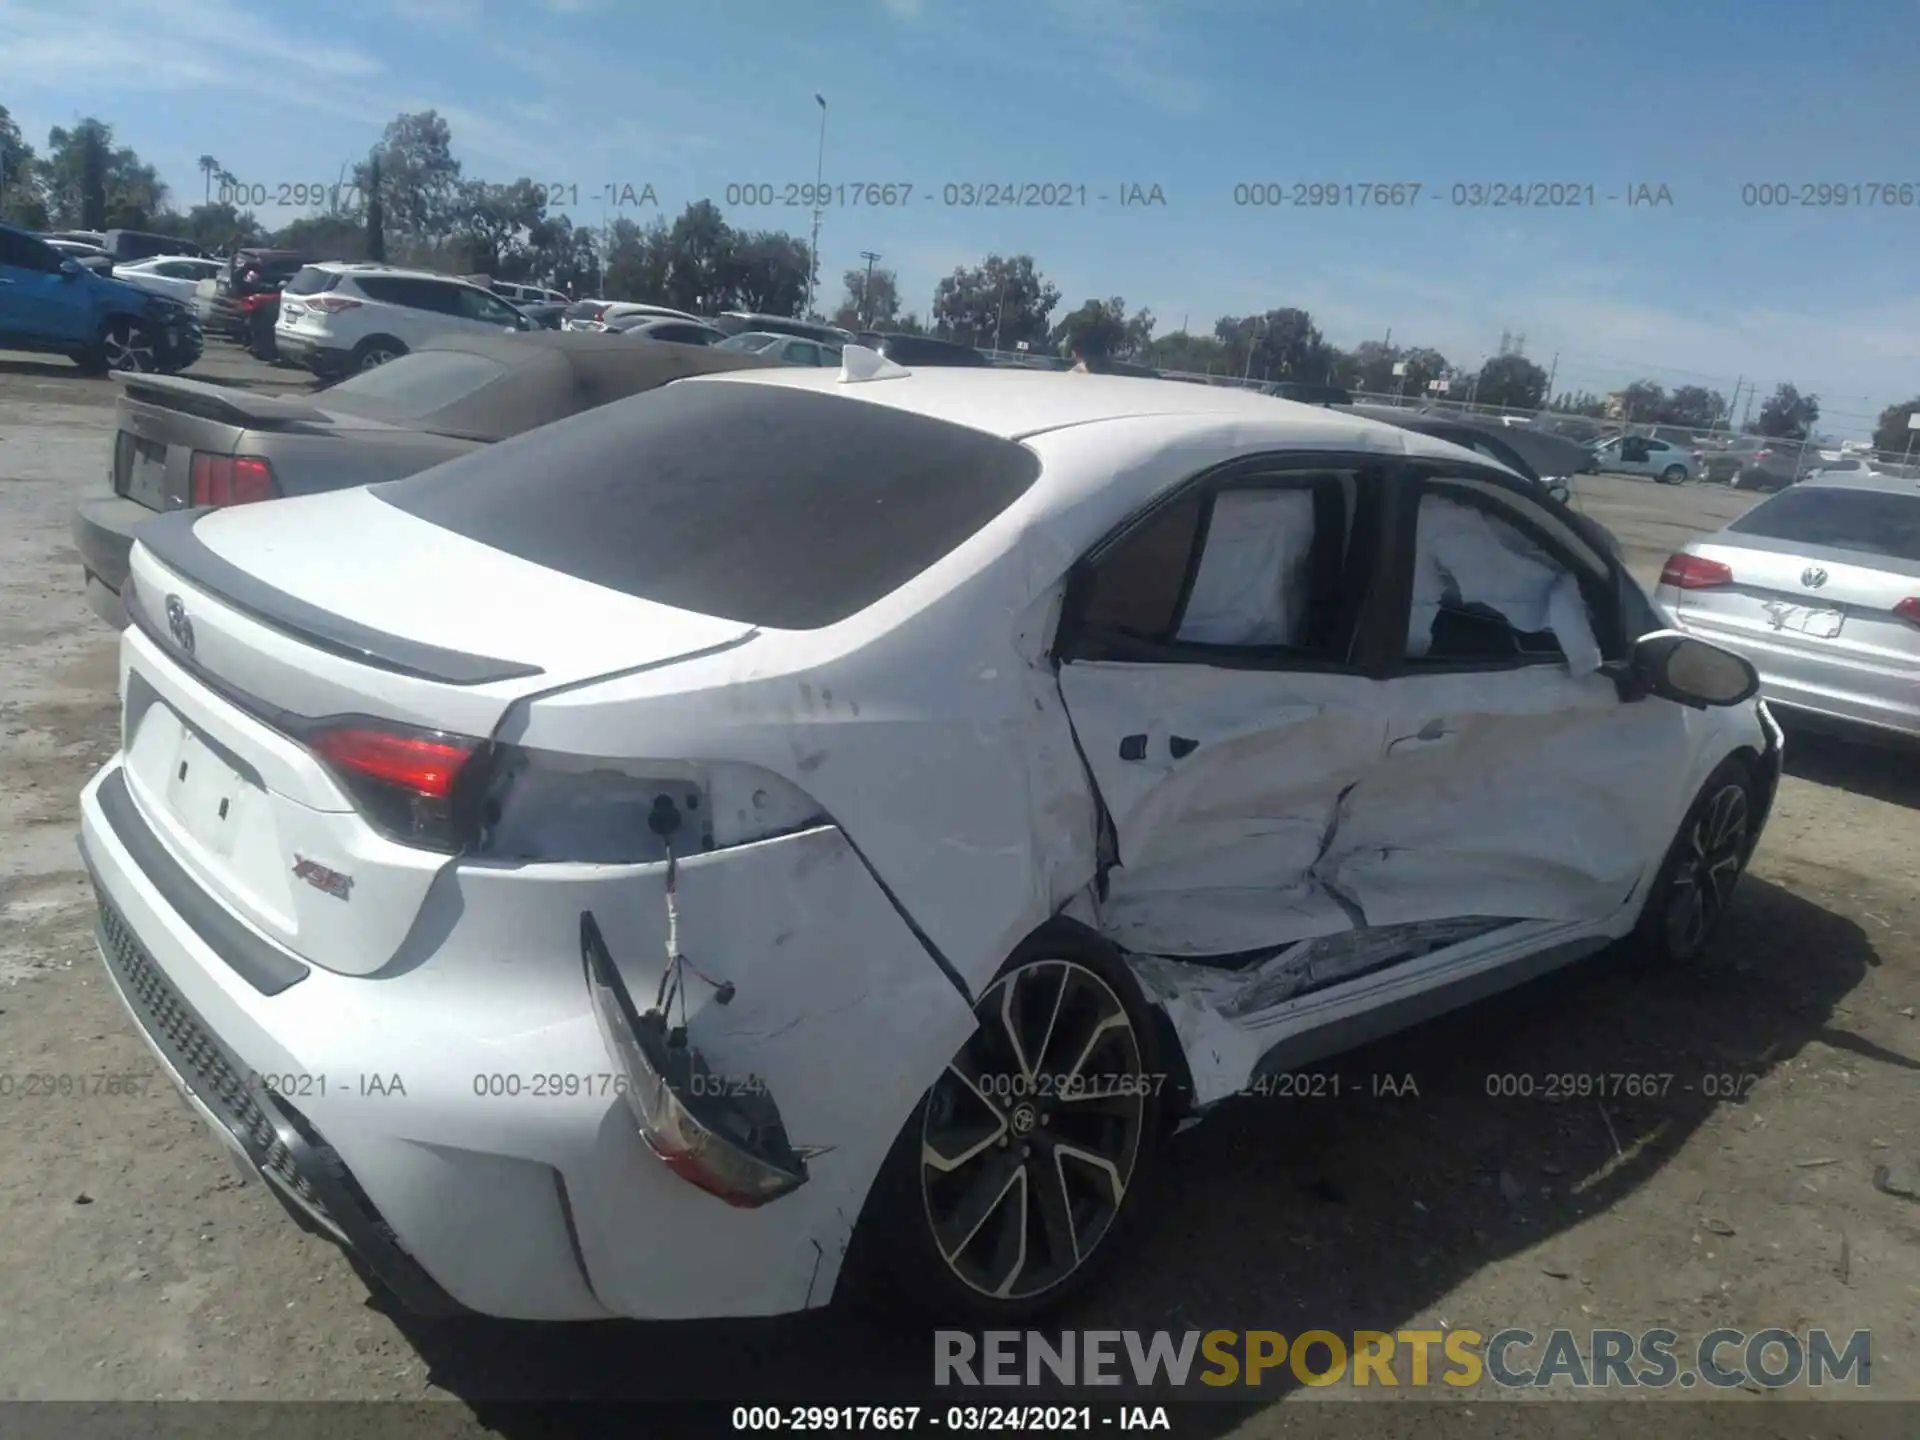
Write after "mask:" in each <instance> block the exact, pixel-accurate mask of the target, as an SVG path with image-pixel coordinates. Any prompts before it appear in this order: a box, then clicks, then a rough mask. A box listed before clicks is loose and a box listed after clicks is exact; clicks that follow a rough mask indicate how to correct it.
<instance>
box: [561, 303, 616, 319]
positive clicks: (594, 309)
mask: <svg viewBox="0 0 1920 1440" xmlns="http://www.w3.org/2000/svg"><path fill="white" fill-rule="evenodd" d="M606 308H607V304H606V302H605V301H604V300H579V301H576V302H575V303H573V304H572V305H569V306H568V307H567V308H566V311H565V312H564V314H563V315H562V318H563V319H567V320H598V319H599V318H600V313H601V312H602V311H603V310H605V309H606Z"/></svg>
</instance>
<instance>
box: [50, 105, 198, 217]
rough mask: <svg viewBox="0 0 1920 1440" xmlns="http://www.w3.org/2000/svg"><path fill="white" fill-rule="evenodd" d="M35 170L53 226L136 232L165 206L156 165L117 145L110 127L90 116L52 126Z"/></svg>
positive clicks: (165, 194) (165, 191)
mask: <svg viewBox="0 0 1920 1440" xmlns="http://www.w3.org/2000/svg"><path fill="white" fill-rule="evenodd" d="M35 169H36V173H37V174H38V176H39V179H40V189H41V193H42V194H43V196H44V197H45V200H46V205H47V212H48V215H49V217H50V218H51V220H52V222H53V223H54V224H56V225H62V226H77V227H82V228H85V229H88V230H111V229H114V228H116V227H124V228H127V229H134V230H139V229H144V228H146V226H147V223H148V221H149V220H151V219H152V218H153V217H154V216H156V215H158V214H159V213H160V212H161V211H162V210H163V209H164V208H165V206H166V200H167V187H166V186H165V185H163V184H162V183H161V182H160V177H159V176H158V175H157V174H156V173H155V172H154V168H153V167H152V166H151V165H148V164H146V163H144V162H143V161H142V160H141V159H140V157H139V156H138V155H136V154H135V153H134V152H133V151H132V150H129V149H126V148H124V147H123V148H118V149H116V148H115V146H114V143H113V127H112V126H110V125H107V124H106V123H104V122H103V121H101V120H98V119H96V118H94V117H93V116H91V115H89V116H87V117H86V118H85V119H83V120H81V121H80V122H79V123H78V124H76V125H75V126H74V127H73V128H72V129H71V130H68V129H64V128H62V127H60V126H58V125H56V126H54V128H53V129H52V130H50V131H49V132H48V133H47V153H46V155H45V156H44V157H43V158H41V159H40V160H39V161H38V162H37V163H36V166H35Z"/></svg>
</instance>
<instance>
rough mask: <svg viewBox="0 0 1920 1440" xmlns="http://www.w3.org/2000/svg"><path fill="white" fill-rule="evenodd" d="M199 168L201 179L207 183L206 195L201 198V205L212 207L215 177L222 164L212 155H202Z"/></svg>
mask: <svg viewBox="0 0 1920 1440" xmlns="http://www.w3.org/2000/svg"><path fill="white" fill-rule="evenodd" d="M199 166H200V174H201V177H202V178H203V179H204V180H205V181H206V193H205V194H204V195H202V196H201V199H200V203H201V204H203V205H211V204H212V203H213V177H214V176H215V174H217V173H218V172H219V170H220V162H219V161H218V160H216V159H214V158H213V156H211V155H202V156H201V157H200V160H199Z"/></svg>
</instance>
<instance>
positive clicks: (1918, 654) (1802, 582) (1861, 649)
mask: <svg viewBox="0 0 1920 1440" xmlns="http://www.w3.org/2000/svg"><path fill="white" fill-rule="evenodd" d="M1736 542H1737V543H1736ZM1690 550H1691V553H1692V554H1695V555H1698V556H1699V557H1700V558H1701V559H1703V560H1714V561H1718V562H1719V563H1720V564H1722V565H1725V566H1726V567H1727V568H1728V569H1730V570H1732V572H1733V582H1732V583H1731V584H1727V585H1717V586H1713V587H1711V588H1707V589H1700V590H1669V591H1668V593H1669V595H1671V596H1672V599H1671V600H1670V606H1671V608H1672V609H1673V610H1674V612H1675V614H1676V615H1677V616H1678V617H1679V618H1680V620H1681V621H1682V622H1683V623H1684V624H1686V625H1687V626H1689V627H1697V628H1700V629H1703V630H1712V631H1717V632H1719V633H1721V634H1722V635H1724V636H1726V637H1727V639H1728V640H1729V641H1731V642H1733V643H1735V644H1736V645H1737V643H1738V641H1739V640H1740V639H1742V638H1750V639H1754V640H1760V641H1764V642H1765V643H1766V644H1768V645H1770V646H1773V647H1775V648H1776V649H1779V650H1782V651H1785V652H1787V653H1789V654H1802V655H1823V656H1828V657H1833V658H1838V657H1840V656H1850V657H1852V658H1855V659H1859V660H1864V661H1868V662H1870V663H1873V664H1877V665H1884V666H1888V667H1891V668H1894V669H1898V670H1920V629H1916V628H1915V627H1914V626H1912V625H1910V624H1908V623H1907V622H1906V621H1905V620H1903V619H1901V618H1900V617H1899V616H1898V615H1896V614H1894V613H1893V607H1894V606H1895V605H1897V604H1899V603H1900V602H1901V601H1902V600H1905V599H1907V598H1909V597H1910V596H1915V595H1920V563H1916V562H1914V561H1910V560H1900V559H1897V558H1895V557H1892V556H1884V555H1863V554H1861V553H1860V552H1859V551H1857V550H1842V549H1838V548H1836V547H1832V546H1819V545H1809V544H1807V543H1806V542H1805V541H1802V540H1783V539H1774V538H1771V537H1769V536H1764V535H1739V536H1734V535H1728V536H1726V537H1724V539H1723V540H1715V541H1709V542H1704V543H1701V544H1697V545H1694V546H1692V547H1690ZM1816 577H1817V578H1818V583H1817V584H1816V583H1809V582H1810V581H1813V580H1814V579H1815V578H1816Z"/></svg>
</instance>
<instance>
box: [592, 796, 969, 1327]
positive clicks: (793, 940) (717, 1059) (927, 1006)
mask: <svg viewBox="0 0 1920 1440" xmlns="http://www.w3.org/2000/svg"><path fill="white" fill-rule="evenodd" d="M649 870H650V871H651V872H652V873H649V874H645V875H636V876H635V877H633V878H634V883H633V884H632V886H631V887H630V893H629V894H628V896H627V897H626V901H625V904H626V906H627V907H629V908H628V912H627V913H626V914H625V915H624V916H623V917H622V924H621V926H620V932H621V934H622V935H623V936H624V937H626V938H625V939H624V940H623V942H622V943H621V945H620V946H619V949H618V953H616V954H615V955H614V961H615V963H616V964H617V965H618V966H619V968H620V971H621V975H622V978H623V979H624V980H625V981H626V983H627V987H628V989H629V991H630V993H631V994H632V995H633V997H634V1000H635V1003H636V1004H638V1005H639V1006H641V1007H642V1008H643V1009H644V1008H645V1007H646V1006H647V1005H649V1004H651V1003H652V1001H653V998H654V996H655V993H656V989H657V987H658V985H659V978H660V975H661V972H662V970H663V968H664V964H665V955H666V950H665V946H666V907H665V890H664V887H665V878H666V877H665V873H664V872H665V867H664V866H654V867H649ZM677 887H678V905H679V912H680V923H679V940H680V950H681V952H682V953H683V954H685V955H686V957H687V961H688V964H689V965H690V966H691V967H693V968H695V969H697V970H699V971H701V972H704V974H705V975H706V976H707V977H710V979H711V980H713V981H715V982H731V983H732V984H733V985H734V986H735V987H736V990H735V994H734V998H733V999H732V1001H731V1002H730V1003H728V1004H725V1005H722V1004H719V1003H717V1001H716V1000H715V998H714V990H713V989H712V988H711V987H710V986H709V985H708V984H707V983H706V982H705V981H703V980H702V979H700V978H699V977H698V976H695V975H693V974H688V975H687V976H686V984H687V1014H688V1021H687V1026H688V1038H689V1041H690V1042H691V1043H692V1044H693V1045H694V1046H695V1047H697V1048H698V1049H699V1050H700V1052H701V1053H702V1054H703V1055H704V1057H705V1058H706V1060H707V1062H708V1064H709V1065H710V1066H711V1067H712V1070H713V1072H714V1074H715V1076H716V1077H719V1078H720V1079H721V1082H722V1083H724V1084H726V1085H728V1086H731V1087H735V1088H754V1089H760V1088H764V1091H765V1093H766V1094H768V1095H769V1096H771V1098H772V1100H773V1102H774V1104H775V1105H776V1106H777V1107H778V1109H779V1112H780V1116H781V1120H782V1122H783V1124H784V1126H785V1128H786V1131H787V1135H788V1137H789V1138H790V1139H791V1140H792V1142H793V1144H794V1145H795V1146H796V1147H797V1148H799V1149H801V1150H802V1152H803V1153H804V1152H806V1151H808V1150H812V1149H816V1148H817V1149H818V1150H819V1151H820V1152H821V1153H818V1154H815V1155H813V1157H812V1158H811V1159H809V1161H808V1168H809V1171H810V1178H809V1179H808V1181H807V1183H806V1184H804V1185H802V1186H801V1187H800V1188H799V1189H798V1190H796V1191H794V1192H793V1193H792V1194H790V1195H787V1196H785V1197H783V1198H781V1199H779V1200H776V1201H774V1202H772V1203H771V1204H769V1205H766V1206H764V1207H762V1208H760V1209H757V1210H738V1209H733V1208H731V1207H729V1206H727V1205H726V1204H724V1203H723V1202H721V1201H720V1200H717V1199H715V1198H713V1197H712V1196H709V1195H705V1194H703V1193H701V1192H700V1191H698V1190H696V1189H694V1187H692V1186H691V1185H687V1184H685V1183H684V1182H682V1181H679V1180H678V1179H673V1178H670V1177H669V1178H668V1180H667V1181H666V1184H667V1187H668V1191H667V1193H668V1194H670V1195H671V1196H672V1197H673V1199H672V1203H671V1205H670V1207H669V1211H668V1213H665V1214H663V1213H661V1188H662V1187H661V1177H662V1176H663V1175H665V1173H666V1172H665V1171H664V1167H662V1166H661V1164H660V1162H659V1161H658V1160H657V1159H656V1158H655V1157H654V1156H653V1155H652V1154H651V1153H650V1152H649V1151H647V1149H646V1147H645V1144H644V1142H643V1141H642V1140H641V1139H640V1136H639V1134H638V1131H637V1129H636V1128H635V1127H634V1125H633V1123H632V1121H631V1118H630V1117H629V1115H628V1113H627V1110H626V1107H625V1105H624V1104H616V1105H615V1106H614V1107H613V1108H612V1111H611V1114H610V1120H609V1124H608V1125H607V1126H606V1127H604V1128H603V1135H602V1144H601V1152H600V1153H601V1167H600V1169H599V1173H598V1183H597V1185H596V1187H595V1188H594V1191H593V1193H592V1194H591V1195H587V1196H583V1195H578V1194H576V1195H575V1196H574V1201H575V1205H576V1208H577V1210H579V1211H581V1212H583V1213H582V1216H581V1225H582V1232H583V1236H582V1238H583V1248H584V1249H585V1251H586V1255H587V1262H588V1266H589V1269H590V1271H591V1273H592V1275H593V1282H594V1288H595V1290H596V1292H597V1293H598V1294H599V1295H600V1296H601V1297H602V1299H603V1301H604V1302H605V1303H607V1304H608V1305H609V1306H610V1307H612V1308H613V1309H614V1310H616V1311H619V1312H621V1313H629V1314H641V1315H644V1314H658V1313H660V1301H661V1297H662V1296H663V1295H672V1294H677V1293H686V1294H688V1295H690V1296H698V1297H699V1305H700V1308H701V1311H702V1313H707V1314H712V1313H739V1314H779V1313H783V1312H786V1311H791V1310H798V1309H802V1308H805V1307H806V1306H808V1305H819V1304H824V1303H825V1302H826V1301H827V1300H828V1299H829V1298H830V1297H831V1295H832V1293H833V1287H834V1284H835V1281H836V1279H837V1276H838V1273H839V1268H840V1262H841V1259H842V1257H843V1254H844V1251H845V1248H846V1245H847V1243H848V1240H849V1239H850V1238H851V1236H852V1233H853V1227H854V1224H855V1222H856V1221H857V1220H858V1219H859V1215H860V1208H861V1206H862V1205H863V1204H864V1203H865V1201H866V1197H867V1191H868V1190H869V1188H870V1187H871V1185H872V1183H873V1179H874V1176H875V1175H876V1174H877V1173H878V1170H879V1167H880V1163H881V1161H882V1160H883V1159H884V1158H885V1156H886V1153H887V1150H888V1148H889V1147H890V1146H891V1145H892V1143H893V1140H894V1137H895V1136H896V1135H897V1134H898V1133H899V1130H900V1126H901V1123H902V1121H903V1120H904V1119H905V1116H906V1108H907V1107H910V1106H911V1105H912V1104H913V1103H914V1102H915V1101H917V1100H918V1099H919V1097H920V1095H921V1094H922V1093H923V1092H924V1091H925V1090H926V1088H927V1087H928V1086H929V1085H930V1084H931V1083H932V1082H933V1080H934V1078H935V1077H936V1076H937V1075H938V1074H939V1072H940V1070H941V1069H942V1068H943V1067H944V1066H945V1064H946V1062H947V1060H948V1058H949V1057H950V1056H952V1055H953V1054H954V1052H955V1051H957V1050H958V1049H959V1047H960V1045H961V1043H962V1042H963V1041H964V1040H965V1039H966V1037H967V1036H968V1035H969V1034H970V1033H971V1032H972V1030H973V1027H974V1019H973V1011H972V1008H971V1007H970V1006H969V1005H968V1004H967V1003H966V1001H965V1000H963V999H962V998H961V996H960V995H959V993H958V992H957V991H956V990H955V989H954V987H953V985H952V984H951V983H950V982H949V981H948V980H947V978H946V977H945V976H944V975H943V974H942V973H941V972H940V971H939V970H938V969H937V968H936V967H935V966H933V965H932V964H930V963H928V960H927V957H926V953H925V951H924V950H923V949H922V948H921V945H920V942H919V941H918V940H917V939H915V937H914V935H913V933H912V932H911V931H910V930H909V929H908V928H907V926H906V924H905V923H904V922H903V921H902V920H901V918H900V916H899V914H898V913H897V912H896V911H895V909H894V908H893V906H892V905H891V904H890V903H889V902H888V900H887V899H886V897H885V895H884V894H882V893H881V891H880V888H879V886H878V885H877V884H876V883H875V882H874V879H873V876H872V874H871V873H870V872H869V871H868V869H867V867H866V866H865V865H864V864H863V863H862V862H861V860H860V858H859V857H858V856H857V855H856V854H855V853H854V852H853V849H852V847H851V846H849V845H848V843H847V841H846V838H845V837H844V836H843V835H842V834H841V833H840V832H839V831H838V830H837V829H836V828H834V827H832V826H823V827H820V828H817V829H812V830H806V831H802V832H800V833H798V834H794V835H788V836H783V837H781V838H779V839H776V840H767V841H761V842H758V843H756V844H752V845H746V846H741V847H739V848H737V849H732V850H726V851H719V852H715V853H712V854H708V855H696V856H693V857H691V858H689V859H687V860H686V861H685V862H683V863H682V864H681V865H680V866H679V869H678V875H677ZM639 937H645V938H644V939H641V938H639ZM583 998H584V991H583ZM678 1017H679V1009H678V1007H677V1006H676V1007H675V1010H674V1018H675V1019H676V1020H677V1019H678ZM680 1192H684V1194H682V1193H680ZM683 1222H684V1223H697V1224H699V1225H701V1226H702V1227H703V1228H705V1229H707V1230H718V1231H720V1232H721V1233H723V1234H724V1235H725V1237H726V1244H727V1251H728V1253H729V1255H730V1256H731V1257H732V1259H731V1261H730V1263H729V1264H728V1265H727V1266H726V1267H725V1270H724V1273H716V1272H715V1270H714V1268H713V1266H712V1256H713V1253H714V1252H713V1250H712V1248H711V1247H710V1246H703V1247H686V1253H676V1252H675V1251H674V1249H673V1247H671V1246H665V1247H663V1246H658V1245H645V1244H641V1245H636V1244H632V1243H629V1242H628V1241H627V1240H626V1239H624V1238H623V1237H627V1236H631V1235H633V1234H636V1233H654V1232H659V1231H660V1230H661V1227H668V1226H671V1225H672V1224H676V1223H683ZM681 1265H684V1266H685V1267H686V1272H687V1273H685V1274H684V1275H681V1274H676V1273H675V1269H676V1267H677V1266H681ZM716 1287H719V1288H720V1289H721V1290H723V1291H725V1292H726V1293H724V1294H722V1295H716Z"/></svg>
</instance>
